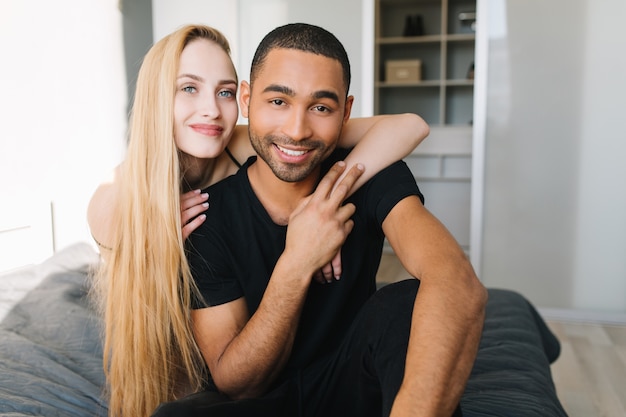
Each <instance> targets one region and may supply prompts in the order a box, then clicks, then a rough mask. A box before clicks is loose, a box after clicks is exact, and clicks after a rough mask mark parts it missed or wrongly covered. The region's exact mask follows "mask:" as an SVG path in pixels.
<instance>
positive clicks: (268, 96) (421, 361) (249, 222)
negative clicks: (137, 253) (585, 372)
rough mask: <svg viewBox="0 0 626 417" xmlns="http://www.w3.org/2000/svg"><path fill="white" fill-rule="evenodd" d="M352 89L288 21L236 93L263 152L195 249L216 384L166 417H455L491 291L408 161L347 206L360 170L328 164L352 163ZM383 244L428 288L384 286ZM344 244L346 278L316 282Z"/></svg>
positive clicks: (230, 190)
mask: <svg viewBox="0 0 626 417" xmlns="http://www.w3.org/2000/svg"><path fill="white" fill-rule="evenodd" d="M349 84H350V67H349V62H348V58H347V55H346V53H345V50H344V48H343V46H342V45H341V43H340V42H339V41H338V40H337V39H336V38H335V37H334V36H333V35H332V34H330V33H329V32H327V31H325V30H324V29H321V28H319V27H316V26H311V25H306V24H291V25H286V26H282V27H279V28H277V29H275V30H274V31H272V32H270V33H269V34H268V35H267V36H266V37H265V38H264V39H263V41H262V42H261V44H260V45H259V47H258V49H257V52H256V54H255V57H254V59H253V63H252V70H251V75H250V84H249V85H248V84H247V83H245V82H244V83H242V88H241V94H240V106H241V111H242V114H243V115H244V116H245V117H248V118H249V130H250V138H251V142H252V144H253V146H254V148H255V150H256V152H257V154H258V155H259V157H258V158H251V159H250V160H249V161H248V162H247V163H246V165H245V166H244V168H242V169H241V170H240V171H239V173H238V174H236V175H234V176H232V177H230V178H228V179H226V180H224V181H222V182H221V183H218V184H216V185H214V186H212V187H211V188H210V189H209V190H208V192H209V194H210V195H211V210H210V211H209V212H208V213H207V214H208V216H207V220H206V221H205V223H204V224H203V225H202V226H201V227H200V228H199V229H198V230H197V231H196V232H194V234H192V236H191V237H190V239H189V245H190V255H189V256H190V265H191V268H192V273H193V274H194V277H195V280H196V284H197V287H198V290H199V294H200V295H201V298H202V300H201V301H198V308H197V309H195V310H194V311H193V312H192V320H193V325H194V331H195V335H196V340H197V342H198V345H199V347H200V349H201V351H202V354H203V356H204V359H205V361H206V363H207V365H208V368H209V371H210V375H211V381H210V384H209V385H210V387H209V388H208V391H207V393H200V394H197V395H195V396H193V397H191V398H189V399H186V400H182V401H181V402H180V403H179V404H175V403H174V404H169V405H167V406H166V407H164V408H163V409H161V410H160V412H161V414H158V415H165V414H166V411H168V412H170V411H171V412H173V413H176V412H181V410H184V412H185V413H187V415H203V414H205V415H210V416H214V415H220V413H223V415H231V416H232V415H249V414H247V413H249V412H251V410H255V414H256V415H286V416H287V415H288V416H293V415H304V416H333V415H341V416H345V415H355V416H369V415H372V416H381V415H385V416H387V415H391V416H394V417H395V416H450V415H461V412H460V410H459V409H458V403H459V399H460V397H461V394H462V392H463V389H464V386H465V383H466V381H467V378H468V376H469V373H470V371H471V368H472V364H473V361H474V358H475V355H476V351H477V349H478V342H479V339H480V334H481V329H482V324H483V317H484V305H485V302H486V291H485V289H484V287H483V286H482V285H481V284H480V282H479V281H478V279H477V278H476V276H475V274H474V272H473V269H472V267H471V265H470V264H469V262H468V261H467V259H466V257H465V255H464V253H463V251H462V250H461V249H460V248H459V246H458V244H457V243H456V242H455V240H454V239H453V237H452V236H451V235H450V233H449V232H448V231H447V230H446V229H445V227H444V226H443V225H442V224H441V223H440V222H439V221H437V219H436V218H434V217H433V216H432V215H431V214H430V213H429V212H428V211H427V210H426V209H425V208H424V206H423V205H422V200H421V199H422V196H421V194H420V192H419V189H418V188H417V185H416V184H415V181H414V179H413V176H412V174H411V172H410V171H409V170H408V168H407V167H406V165H405V164H404V163H397V164H394V165H392V166H391V167H389V168H387V169H385V170H383V171H382V172H381V173H379V174H377V175H376V176H374V178H373V179H371V180H370V181H369V182H368V183H366V184H365V185H364V186H363V187H362V188H361V189H359V190H357V191H355V192H354V194H353V195H352V196H351V197H350V198H349V199H348V202H349V203H348V204H345V205H342V200H344V198H345V197H346V196H347V195H348V194H349V192H350V188H351V187H352V185H353V184H354V182H355V181H356V179H357V178H358V176H359V175H360V172H359V169H358V167H357V168H352V169H350V170H348V173H347V175H346V176H345V178H344V179H343V180H338V178H339V177H340V176H341V175H342V173H343V170H344V169H345V167H343V166H342V165H341V164H340V163H339V164H335V165H333V166H332V168H330V170H329V168H328V167H329V166H330V165H332V163H333V162H335V161H338V160H340V159H342V157H343V156H344V155H345V152H343V151H341V150H336V149H335V146H336V143H337V140H338V138H339V134H340V131H341V128H342V126H343V124H344V123H345V122H346V121H347V120H348V118H349V116H350V110H351V107H352V102H353V97H352V96H348V89H349ZM392 140H393V138H390V141H392ZM326 172H328V173H327V175H326V176H324V178H323V179H322V180H321V181H320V177H321V176H322V175H324V174H325V173H326ZM335 184H338V186H337V187H336V189H335V190H334V191H333V192H331V190H332V188H333V187H334V186H335ZM287 225H288V227H287ZM385 237H387V239H388V240H389V242H390V244H391V246H392V247H393V249H394V251H395V252H396V254H397V256H398V257H399V259H400V260H401V262H402V264H403V265H404V267H405V268H406V269H407V271H408V272H409V273H411V274H412V275H413V276H415V277H417V278H418V279H419V281H418V280H409V281H406V282H402V283H398V284H392V285H389V286H387V287H385V288H383V289H381V290H379V291H376V286H375V284H376V283H375V278H376V271H377V268H378V263H379V261H380V256H381V252H382V246H383V241H384V238H385ZM339 248H341V252H342V270H343V273H342V275H341V277H340V278H339V279H338V280H336V281H334V282H332V283H329V284H323V285H322V284H319V283H317V282H314V281H313V280H312V276H313V274H314V273H315V272H316V271H318V270H319V268H321V267H322V266H324V265H325V264H327V263H328V262H329V261H330V260H331V259H332V257H333V255H334V254H335V253H336V252H337V251H338V250H339ZM418 286H419V291H418ZM210 392H220V393H221V394H223V395H224V397H227V398H228V399H230V400H232V401H230V402H229V401H226V400H225V399H224V398H222V399H219V400H215V398H214V396H213V395H212V394H210ZM170 406H172V407H173V408H170ZM176 407H179V408H178V409H177V408H176ZM181 407H182V408H181ZM166 409H168V410H166Z"/></svg>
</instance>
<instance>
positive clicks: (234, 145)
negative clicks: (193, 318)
mask: <svg viewBox="0 0 626 417" xmlns="http://www.w3.org/2000/svg"><path fill="white" fill-rule="evenodd" d="M236 92H237V76H236V72H235V69H234V66H233V63H232V60H231V58H230V55H229V46H228V42H227V40H226V39H225V38H224V37H223V36H222V34H220V33H219V32H218V31H216V30H214V29H212V28H209V27H206V26H199V25H193V26H185V27H183V28H181V29H180V30H177V31H176V32H174V33H172V34H170V35H169V36H167V37H165V38H164V39H162V40H161V41H159V42H157V43H156V44H155V45H154V46H153V47H152V48H151V49H150V51H149V52H148V53H147V55H146V57H145V59H144V62H143V64H142V66H141V69H140V71H139V76H138V81H137V90H136V93H135V100H134V104H133V111H132V116H131V123H130V139H129V144H128V151H127V156H126V159H125V161H124V162H123V163H122V164H121V165H120V166H119V167H118V168H117V169H116V171H115V177H114V179H113V181H112V182H111V183H108V184H103V185H101V186H100V187H99V188H98V190H97V191H96V193H95V194H94V196H93V198H92V201H91V202H90V206H89V212H88V219H89V224H90V228H91V231H92V234H93V235H94V238H95V240H96V241H97V242H99V245H101V247H102V248H103V250H102V251H101V252H102V254H103V255H104V260H105V262H103V267H102V268H101V271H100V274H99V276H100V279H98V280H97V285H96V288H97V290H98V291H99V294H98V295H99V300H100V301H101V308H102V311H103V314H104V321H105V334H104V367H105V372H106V375H107V382H108V387H109V396H110V402H109V414H110V415H112V416H119V415H123V416H146V415H149V414H150V413H151V412H152V411H153V410H154V408H155V407H156V406H157V405H158V404H160V403H161V402H164V401H169V400H172V399H174V398H177V397H179V396H181V395H183V394H187V393H190V392H193V391H195V390H198V389H199V388H200V387H201V385H202V381H203V378H204V377H205V375H206V367H205V365H204V362H203V360H202V356H201V354H200V352H199V349H198V347H197V345H196V343H195V341H194V338H193V333H192V330H191V323H190V304H191V298H192V295H193V293H194V290H195V286H194V283H193V280H192V279H191V275H190V272H189V267H188V264H187V261H186V258H185V252H184V248H183V242H184V240H185V238H186V236H188V235H189V233H191V231H192V230H193V229H194V228H196V227H197V226H198V225H199V224H200V223H201V222H202V221H203V217H202V216H198V217H196V216H197V215H198V214H199V213H200V212H203V211H205V210H206V207H207V196H206V195H202V194H200V193H199V192H197V191H195V190H198V189H200V188H204V187H206V186H208V185H210V184H213V183H215V182H217V181H219V180H220V179H223V178H224V177H226V176H228V175H231V174H233V173H235V172H236V171H237V169H238V161H241V162H243V161H244V160H245V159H246V158H247V157H248V156H250V155H253V150H252V148H251V146H250V143H249V140H248V137H247V129H246V127H245V126H235V124H236V120H237V116H238V108H237V102H236ZM321 107H322V106H315V107H314V108H313V109H312V111H324V109H323V108H321ZM427 134H428V127H427V125H426V124H425V123H424V122H423V120H422V119H421V118H419V117H418V116H415V115H398V116H380V117H374V118H368V119H355V120H353V121H351V122H349V123H348V125H347V126H346V127H345V129H344V131H343V133H342V138H341V141H340V145H341V146H344V147H352V146H355V145H356V146H355V149H354V151H353V152H352V153H351V154H350V155H349V157H348V158H347V159H346V164H347V166H351V165H353V164H354V163H355V162H356V161H357V160H358V162H360V163H362V164H363V165H364V166H365V167H366V171H365V173H364V174H363V175H362V176H361V178H360V180H359V183H357V186H358V185H360V184H362V183H363V182H364V181H366V180H367V179H368V178H371V176H372V175H373V174H374V173H376V172H377V171H379V170H380V169H382V168H383V167H385V166H387V165H389V164H391V163H392V162H394V161H396V160H398V159H401V158H402V157H404V156H406V155H407V154H408V153H410V151H411V150H412V149H413V148H414V147H415V146H417V145H418V144H419V143H420V142H421V140H423V138H424V137H426V135H427ZM387 138H394V139H395V141H396V142H394V143H393V146H389V144H385V143H384V142H385V139H387ZM357 142H358V144H357ZM227 146H228V147H227ZM189 190H192V191H189ZM181 193H183V194H182V197H181ZM192 219H194V220H192ZM190 220H191V221H190Z"/></svg>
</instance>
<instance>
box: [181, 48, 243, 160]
mask: <svg viewBox="0 0 626 417" xmlns="http://www.w3.org/2000/svg"><path fill="white" fill-rule="evenodd" d="M236 96H237V75H236V73H235V69H234V67H233V63H232V60H231V59H230V56H229V55H228V54H227V53H226V52H224V50H223V49H222V48H221V47H220V46H218V45H217V44H216V43H214V42H211V41H208V40H206V39H196V40H193V41H192V42H190V43H189V44H188V45H187V46H186V47H185V49H183V52H182V54H181V57H180V68H179V70H178V76H177V79H176V94H175V96H174V139H175V141H176V146H178V148H179V149H180V150H181V151H183V152H184V153H186V154H188V155H191V156H193V157H196V158H215V157H217V156H219V155H220V154H221V153H222V152H223V151H224V148H225V147H226V146H227V145H228V142H229V141H230V138H231V135H232V133H233V128H234V126H235V124H236V123H237V117H238V115H239V110H238V107H237V97H236Z"/></svg>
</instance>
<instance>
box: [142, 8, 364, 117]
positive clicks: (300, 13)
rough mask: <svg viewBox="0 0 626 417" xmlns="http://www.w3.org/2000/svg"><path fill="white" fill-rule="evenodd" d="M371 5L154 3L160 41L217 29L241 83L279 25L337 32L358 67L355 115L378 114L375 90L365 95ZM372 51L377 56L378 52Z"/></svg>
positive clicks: (354, 86)
mask: <svg viewBox="0 0 626 417" xmlns="http://www.w3.org/2000/svg"><path fill="white" fill-rule="evenodd" d="M371 1H372V0H365V1H362V0H347V1H341V2H338V1H336V0H320V1H317V2H306V1H302V0H238V1H236V2H235V1H233V2H225V1H221V0H179V1H177V2H171V1H168V0H152V7H153V27H154V38H155V39H160V38H162V37H163V36H165V35H166V34H167V33H169V32H171V31H172V30H174V29H175V28H177V27H179V26H181V25H183V24H185V23H203V24H207V25H210V26H214V27H215V28H217V29H219V30H220V31H222V32H223V33H224V35H226V37H227V38H228V40H229V41H230V43H231V49H232V57H233V61H234V62H235V66H236V68H237V72H238V74H239V78H240V79H242V80H247V79H249V74H250V63H251V61H252V56H253V55H254V51H255V49H256V47H257V45H258V43H259V42H260V41H261V38H262V37H263V36H264V35H265V34H266V33H267V32H269V31H270V30H271V29H273V28H275V27H276V26H280V25H283V24H286V23H291V22H306V23H312V24H317V25H320V26H322V27H324V28H325V29H328V30H329V31H331V32H333V33H334V34H335V35H336V36H337V38H339V40H340V41H341V42H342V43H343V44H344V47H345V48H346V50H347V51H348V55H349V57H350V62H351V64H352V85H351V88H350V93H351V94H353V95H354V96H355V97H356V100H355V104H354V107H353V110H352V114H353V116H361V115H363V114H371V109H372V106H371V99H370V95H371V91H367V92H365V93H362V90H363V71H362V67H363V65H362V62H363V60H364V59H368V57H364V55H363V42H367V40H365V41H364V40H363V38H362V35H363V29H362V26H363V13H362V12H363V6H362V4H370V3H371ZM372 4H373V3H372ZM372 7H373V6H372ZM329 10H332V13H329ZM368 11H369V10H368ZM372 19H373V17H372ZM372 28H373V22H372ZM372 30H373V29H372ZM370 49H371V53H372V54H373V49H372V48H370ZM370 67H371V65H370ZM366 76H371V75H370V72H369V71H367V72H366ZM368 90H369V89H368ZM363 103H365V106H363Z"/></svg>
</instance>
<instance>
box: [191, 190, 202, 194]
mask: <svg viewBox="0 0 626 417" xmlns="http://www.w3.org/2000/svg"><path fill="white" fill-rule="evenodd" d="M201 191H202V190H201V189H197V190H193V192H194V194H200V192H201Z"/></svg>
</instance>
